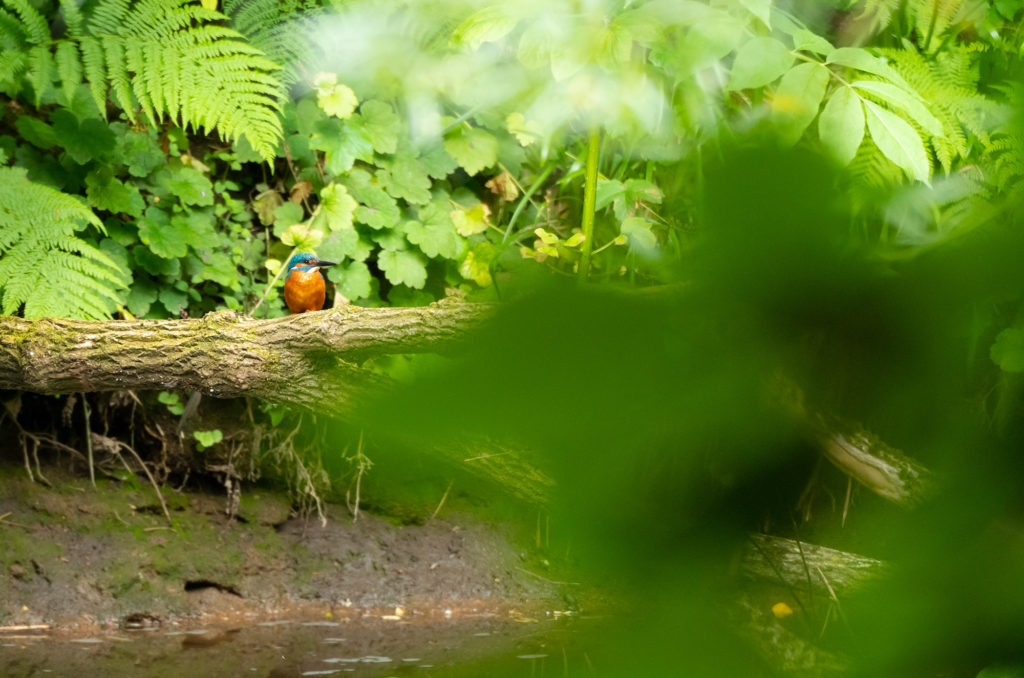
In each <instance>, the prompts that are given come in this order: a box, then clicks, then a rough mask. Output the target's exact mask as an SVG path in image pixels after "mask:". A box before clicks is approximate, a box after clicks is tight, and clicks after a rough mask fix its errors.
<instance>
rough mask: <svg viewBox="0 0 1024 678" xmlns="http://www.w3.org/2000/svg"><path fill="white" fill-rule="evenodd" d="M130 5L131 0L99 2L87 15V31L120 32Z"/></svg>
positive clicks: (93, 33) (101, 32)
mask: <svg viewBox="0 0 1024 678" xmlns="http://www.w3.org/2000/svg"><path fill="white" fill-rule="evenodd" d="M130 5H131V0H104V2H101V3H99V4H98V5H97V6H96V9H95V11H93V13H92V16H91V17H89V32H90V33H91V34H92V35H100V34H107V35H118V34H120V33H121V31H122V30H123V25H124V21H125V17H126V16H127V15H128V10H129V7H130Z"/></svg>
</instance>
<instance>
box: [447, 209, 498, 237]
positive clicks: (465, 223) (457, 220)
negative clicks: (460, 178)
mask: <svg viewBox="0 0 1024 678" xmlns="http://www.w3.org/2000/svg"><path fill="white" fill-rule="evenodd" d="M449 216H450V217H451V220H452V223H453V224H455V230H456V231H458V232H459V235H465V236H470V235H475V234H477V233H483V232H485V231H486V230H487V229H488V228H489V227H490V222H488V221H487V209H486V207H485V206H484V204H483V203H478V204H476V205H474V206H473V207H459V208H456V209H454V210H452V211H451V213H450V214H449Z"/></svg>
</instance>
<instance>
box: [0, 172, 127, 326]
mask: <svg viewBox="0 0 1024 678" xmlns="http://www.w3.org/2000/svg"><path fill="white" fill-rule="evenodd" d="M83 224H89V225H92V226H94V227H95V228H97V229H99V230H101V231H102V229H103V225H102V223H101V222H100V220H99V219H98V218H97V217H96V215H95V214H93V212H92V211H91V210H90V209H88V208H87V207H86V206H85V205H83V204H82V203H81V202H79V201H78V200H77V199H76V198H74V197H72V196H70V195H67V194H65V193H61V192H60V191H57V190H55V189H53V188H50V187H48V186H43V185H41V184H35V183H32V182H30V181H29V180H28V174H27V172H26V171H25V170H24V169H22V168H17V167H0V310H2V312H3V313H16V312H17V311H18V310H19V309H22V308H23V312H24V315H25V316H26V317H40V316H41V315H59V316H66V317H74V318H91V319H100V318H107V317H109V316H110V311H111V310H112V309H113V308H115V307H116V304H117V303H120V301H121V299H122V296H123V291H124V289H125V288H126V286H127V283H128V276H127V274H126V273H125V272H124V271H122V270H121V269H120V268H119V267H118V265H117V264H116V263H115V262H114V261H113V260H112V259H110V257H108V256H107V255H106V254H104V253H103V252H102V251H101V250H99V249H98V248H96V247H95V246H93V245H92V244H90V243H88V242H86V241H85V240H82V239H81V238H80V237H79V236H78V235H76V231H77V230H78V229H79V228H80V227H81V226H82V225H83Z"/></svg>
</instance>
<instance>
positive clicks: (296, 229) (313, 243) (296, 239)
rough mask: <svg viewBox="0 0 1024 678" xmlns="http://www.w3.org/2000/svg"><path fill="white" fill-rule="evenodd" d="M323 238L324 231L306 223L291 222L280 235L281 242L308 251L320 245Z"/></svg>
mask: <svg viewBox="0 0 1024 678" xmlns="http://www.w3.org/2000/svg"><path fill="white" fill-rule="evenodd" d="M323 240H324V232H323V231H321V230H320V229H318V228H310V227H309V226H307V225H306V224H293V225H292V226H290V227H289V228H288V230H286V231H285V232H284V233H283V234H282V235H281V242H283V243H284V244H285V245H288V246H289V247H298V248H299V249H300V250H305V251H310V250H315V249H316V248H317V247H320V243H321V242H323Z"/></svg>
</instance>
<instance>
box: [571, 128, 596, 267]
mask: <svg viewBox="0 0 1024 678" xmlns="http://www.w3.org/2000/svg"><path fill="white" fill-rule="evenodd" d="M600 154H601V131H600V130H599V129H594V130H591V132H590V138H589V139H588V140H587V176H586V183H585V184H584V185H583V223H582V227H583V236H584V237H585V238H586V240H584V241H583V244H582V246H581V247H580V266H579V270H578V271H577V275H578V276H579V278H580V280H586V279H587V275H588V274H589V273H590V255H591V253H592V252H593V249H594V206H595V205H596V204H597V161H598V158H599V157H600Z"/></svg>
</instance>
